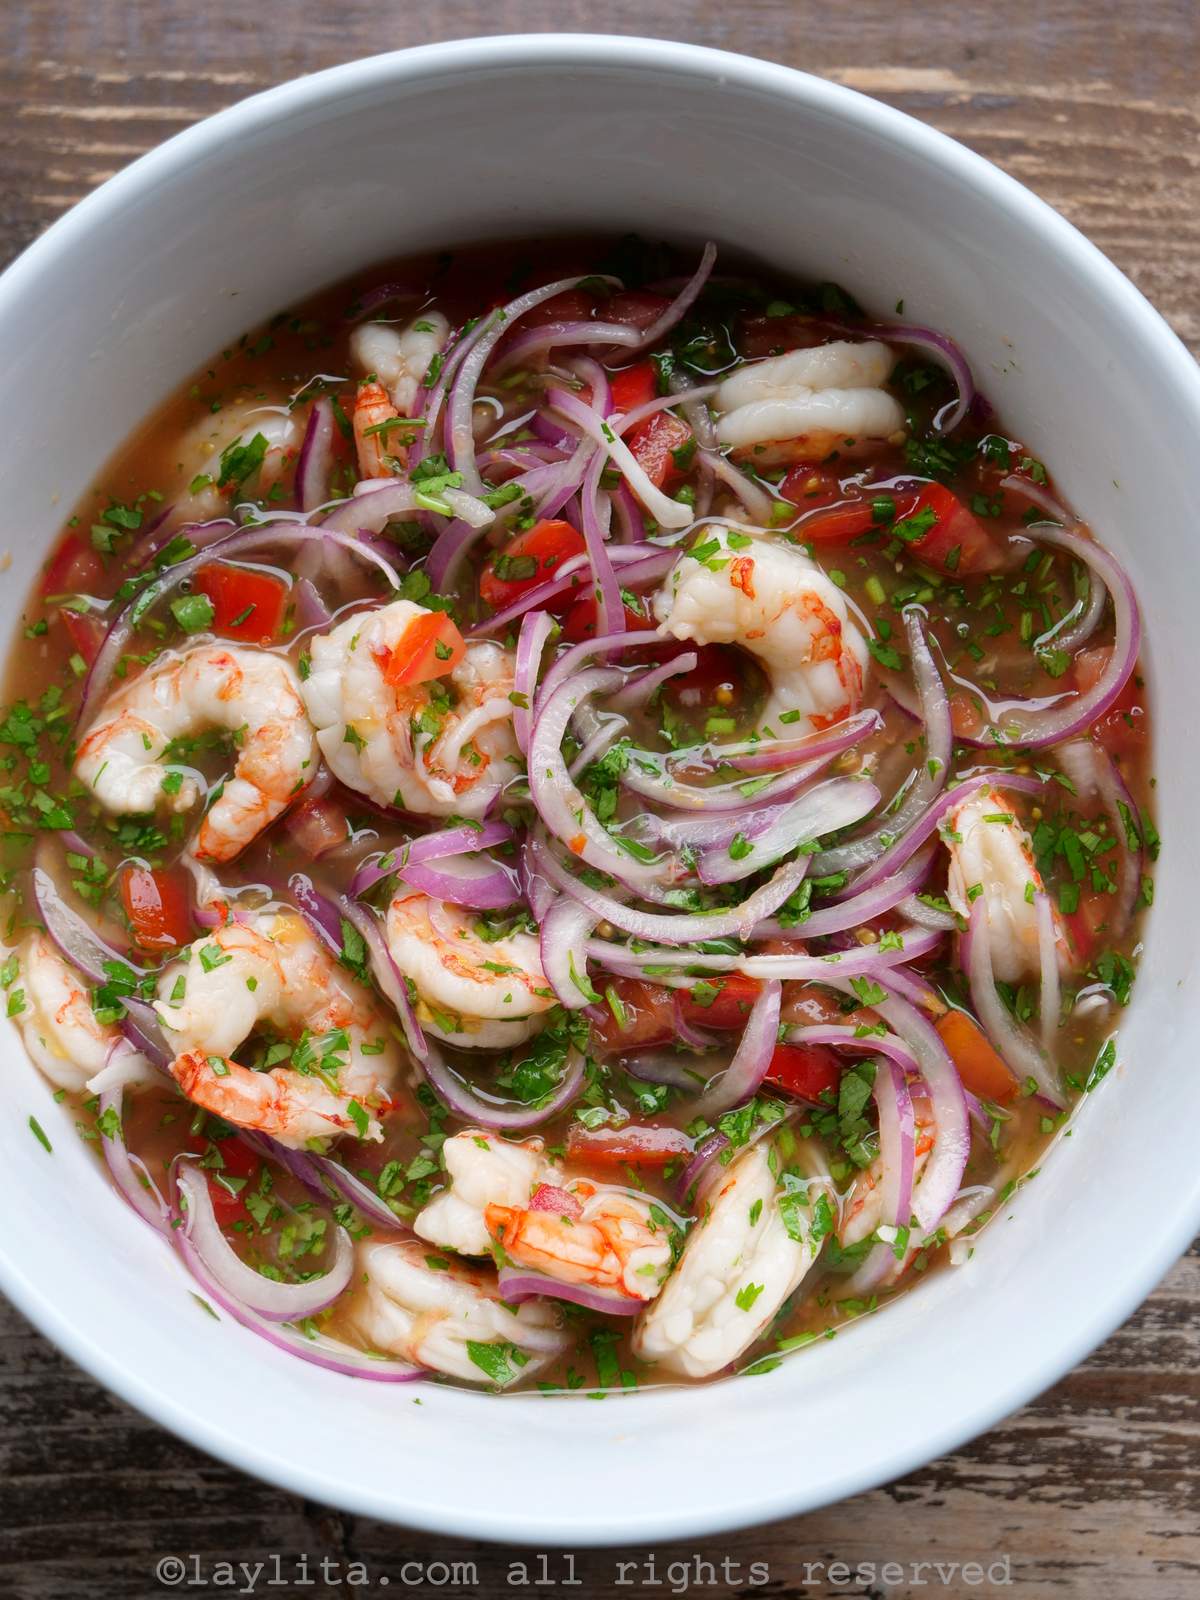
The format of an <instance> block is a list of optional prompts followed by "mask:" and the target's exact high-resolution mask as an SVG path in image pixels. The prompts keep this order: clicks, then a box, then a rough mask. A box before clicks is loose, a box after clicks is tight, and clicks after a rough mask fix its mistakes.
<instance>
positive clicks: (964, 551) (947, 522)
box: [893, 483, 1001, 577]
mask: <svg viewBox="0 0 1200 1600" xmlns="http://www.w3.org/2000/svg"><path fill="white" fill-rule="evenodd" d="M893 498H894V499H895V501H896V520H897V521H901V520H902V519H903V518H905V517H912V516H917V515H920V514H921V513H922V512H926V511H932V512H933V515H934V518H935V521H934V524H933V526H932V527H931V528H930V530H929V532H928V533H926V534H923V535H922V537H921V538H919V539H914V540H911V541H908V542H907V548H908V549H909V550H910V551H911V552H912V553H913V555H915V556H916V557H917V558H918V560H921V561H923V562H924V563H925V565H926V566H928V567H934V568H936V569H937V570H938V571H939V572H945V573H948V574H950V575H951V576H953V577H964V576H967V575H969V574H971V573H974V572H991V571H994V570H995V568H996V567H997V566H999V564H1000V560H1001V553H1000V551H999V549H998V547H997V546H996V544H995V543H994V542H993V540H992V537H991V535H990V534H989V533H988V531H987V529H986V528H985V527H984V526H983V524H982V522H980V520H979V518H978V517H977V516H976V515H975V513H974V512H973V511H969V510H968V509H967V507H966V506H964V505H963V503H962V501H961V500H960V499H959V498H958V496H957V495H954V494H952V493H951V492H950V490H949V489H947V488H945V487H944V486H943V485H942V484H940V483H923V484H922V485H921V487H920V488H919V489H918V490H917V492H916V495H915V496H914V497H913V498H912V499H911V500H909V498H908V496H906V495H896V496H894V497H893ZM902 503H903V506H904V508H903V509H901V508H902ZM956 550H957V552H958V554H957V556H955V555H954V552H955V551H956ZM951 558H953V559H951Z"/></svg>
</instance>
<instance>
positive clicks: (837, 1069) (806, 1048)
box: [767, 1044, 842, 1101]
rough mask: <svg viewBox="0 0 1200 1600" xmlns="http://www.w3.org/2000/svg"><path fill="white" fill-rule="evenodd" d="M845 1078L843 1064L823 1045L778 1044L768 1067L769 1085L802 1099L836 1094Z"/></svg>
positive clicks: (814, 1098)
mask: <svg viewBox="0 0 1200 1600" xmlns="http://www.w3.org/2000/svg"><path fill="white" fill-rule="evenodd" d="M841 1078H842V1063H841V1062H840V1061H839V1059H838V1057H837V1056H836V1055H835V1054H834V1052H833V1051H832V1050H830V1049H829V1048H828V1046H827V1045H823V1044H777V1045H776V1046H775V1054H774V1055H773V1056H772V1057H771V1065H770V1066H769V1067H768V1068H767V1082H768V1083H773V1084H774V1085H775V1087H776V1088H777V1089H784V1090H786V1091H787V1093H788V1094H794V1095H796V1096H797V1098H798V1099H801V1100H812V1101H817V1100H819V1099H820V1097H821V1096H822V1095H823V1094H830V1093H833V1094H836V1093H837V1086H838V1084H839V1083H840V1082H841Z"/></svg>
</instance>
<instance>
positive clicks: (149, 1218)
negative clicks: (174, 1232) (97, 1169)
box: [99, 1052, 171, 1234]
mask: <svg viewBox="0 0 1200 1600" xmlns="http://www.w3.org/2000/svg"><path fill="white" fill-rule="evenodd" d="M109 1059H110V1060H111V1059H112V1056H111V1052H110V1056H109ZM124 1099H125V1087H124V1085H123V1084H118V1085H117V1086H116V1087H115V1088H111V1089H105V1090H104V1092H103V1094H101V1096H100V1108H99V1110H100V1125H101V1128H102V1129H103V1128H104V1126H105V1124H106V1123H107V1122H108V1121H109V1114H110V1113H112V1115H113V1117H114V1118H115V1121H116V1126H117V1131H116V1133H115V1134H114V1133H108V1132H102V1134H101V1138H100V1148H101V1150H102V1151H103V1152H104V1161H105V1165H106V1166H107V1167H108V1171H109V1176H110V1177H111V1178H112V1181H113V1183H114V1184H115V1185H116V1187H117V1190H118V1192H119V1193H120V1195H121V1197H122V1199H124V1200H126V1201H128V1203H129V1205H130V1206H131V1207H132V1209H133V1210H134V1211H136V1212H137V1214H138V1216H139V1217H141V1219H142V1221H143V1222H148V1223H149V1224H150V1226H151V1227H152V1228H153V1229H154V1230H155V1232H156V1233H162V1234H165V1233H167V1231H168V1229H169V1228H170V1225H171V1223H170V1219H171V1211H170V1207H169V1206H168V1205H167V1203H166V1201H165V1200H164V1199H163V1197H162V1195H161V1194H159V1192H158V1189H157V1187H156V1185H155V1182H154V1179H153V1178H152V1177H151V1176H150V1174H149V1172H148V1171H147V1170H146V1164H145V1162H144V1161H143V1160H142V1159H141V1157H140V1156H135V1155H134V1154H133V1153H132V1151H130V1149H129V1147H128V1146H127V1145H126V1143H125V1127H124V1122H123V1119H122V1111H123V1103H124Z"/></svg>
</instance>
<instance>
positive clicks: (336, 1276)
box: [175, 1161, 354, 1322]
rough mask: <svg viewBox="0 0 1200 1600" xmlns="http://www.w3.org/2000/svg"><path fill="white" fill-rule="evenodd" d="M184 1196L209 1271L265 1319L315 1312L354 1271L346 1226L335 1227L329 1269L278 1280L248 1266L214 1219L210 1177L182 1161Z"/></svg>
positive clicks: (190, 1228)
mask: <svg viewBox="0 0 1200 1600" xmlns="http://www.w3.org/2000/svg"><path fill="white" fill-rule="evenodd" d="M175 1181H176V1183H177V1184H178V1187H179V1193H180V1195H181V1196H182V1197H183V1199H184V1201H185V1202H186V1206H187V1209H186V1212H185V1217H186V1229H187V1237H188V1242H189V1243H190V1244H191V1245H192V1247H193V1248H194V1249H195V1251H196V1254H197V1255H198V1256H199V1257H200V1259H201V1261H202V1262H203V1263H204V1265H205V1267H206V1268H207V1269H208V1272H209V1274H210V1275H211V1277H212V1278H213V1279H214V1280H215V1281H216V1282H217V1283H218V1284H220V1286H221V1287H222V1288H223V1289H224V1290H225V1292H226V1294H228V1295H230V1296H231V1297H232V1298H233V1299H234V1300H236V1301H238V1302H239V1303H240V1304H241V1305H244V1306H246V1307H247V1308H248V1309H249V1310H251V1311H253V1312H254V1313H255V1314H256V1315H257V1316H260V1317H265V1318H266V1319H267V1321H269V1322H297V1321H301V1322H302V1321H303V1320H304V1319H305V1318H306V1317H315V1316H316V1315H317V1313H318V1312H319V1311H324V1309H325V1308H326V1306H329V1305H332V1304H333V1302H334V1301H335V1300H336V1299H337V1297H338V1295H340V1294H341V1292H342V1290H343V1289H344V1288H345V1287H346V1285H347V1284H348V1283H349V1282H350V1278H351V1276H352V1274H353V1272H354V1246H353V1244H352V1243H351V1242H350V1235H349V1234H348V1233H347V1232H346V1230H345V1228H342V1227H336V1226H335V1231H334V1253H333V1262H332V1264H331V1265H330V1268H329V1270H328V1272H326V1273H325V1274H324V1275H323V1276H322V1277H320V1278H315V1279H313V1280H312V1282H310V1283H278V1282H276V1281H275V1280H274V1279H273V1278H264V1277H263V1275H262V1273H261V1272H255V1270H254V1268H253V1267H248V1266H247V1265H246V1263H245V1262H244V1261H242V1260H241V1259H240V1258H239V1257H238V1255H237V1254H236V1253H235V1251H234V1250H233V1249H232V1247H231V1246H230V1244H229V1242H228V1241H227V1239H226V1238H225V1235H224V1234H223V1233H222V1232H221V1229H220V1227H219V1226H218V1224H217V1218H216V1213H215V1212H214V1211H213V1204H212V1197H211V1195H210V1194H209V1192H208V1180H207V1178H206V1177H205V1175H204V1173H203V1172H201V1171H200V1169H199V1168H198V1167H195V1166H194V1165H192V1164H191V1163H190V1162H187V1161H181V1162H180V1163H179V1166H178V1169H177V1171H176V1175H175Z"/></svg>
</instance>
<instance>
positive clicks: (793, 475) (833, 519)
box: [779, 461, 881, 544]
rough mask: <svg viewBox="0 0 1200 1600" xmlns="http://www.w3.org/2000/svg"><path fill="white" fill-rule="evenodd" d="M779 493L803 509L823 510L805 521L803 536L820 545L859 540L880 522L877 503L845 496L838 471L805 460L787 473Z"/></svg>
mask: <svg viewBox="0 0 1200 1600" xmlns="http://www.w3.org/2000/svg"><path fill="white" fill-rule="evenodd" d="M779 492H780V494H781V495H782V496H783V498H784V499H785V500H790V501H791V502H792V504H793V505H795V506H798V507H799V508H800V510H801V511H811V512H814V513H815V512H817V511H818V510H819V511H820V512H821V515H820V516H817V515H815V514H814V515H813V516H812V517H811V518H810V519H809V520H808V521H807V522H805V523H804V525H803V528H802V529H801V537H803V538H804V539H806V540H807V539H811V540H812V541H814V542H815V543H818V544H836V543H838V542H841V541H845V540H847V539H857V538H858V536H859V535H860V534H863V533H869V532H870V530H871V529H872V528H877V527H879V526H881V524H879V523H877V522H876V521H875V518H874V516H873V514H872V509H871V508H872V505H873V504H874V502H873V501H872V500H870V499H865V498H863V497H862V496H861V495H860V496H857V497H855V496H844V495H843V493H842V485H841V482H840V480H839V478H838V475H837V473H836V472H832V471H830V470H829V468H827V467H818V466H814V465H813V464H812V463H811V462H807V461H802V462H800V464H799V465H798V466H794V467H792V468H791V470H790V471H789V472H788V473H787V475H786V477H785V478H784V479H783V482H782V483H781V484H780V485H779Z"/></svg>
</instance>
